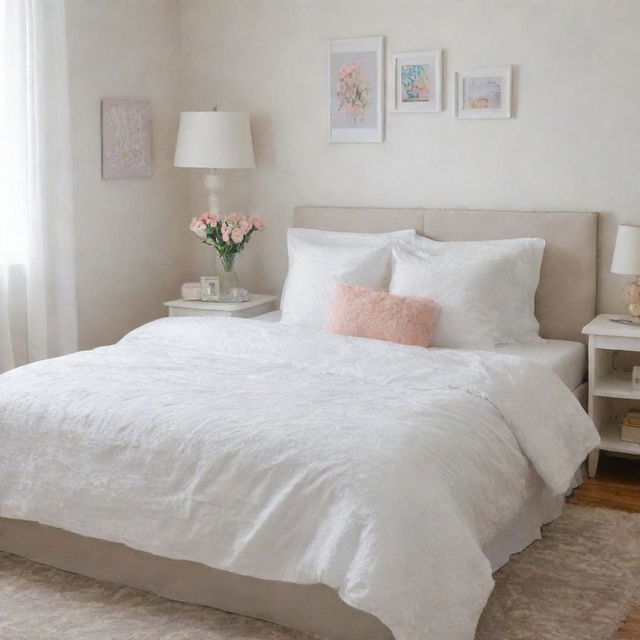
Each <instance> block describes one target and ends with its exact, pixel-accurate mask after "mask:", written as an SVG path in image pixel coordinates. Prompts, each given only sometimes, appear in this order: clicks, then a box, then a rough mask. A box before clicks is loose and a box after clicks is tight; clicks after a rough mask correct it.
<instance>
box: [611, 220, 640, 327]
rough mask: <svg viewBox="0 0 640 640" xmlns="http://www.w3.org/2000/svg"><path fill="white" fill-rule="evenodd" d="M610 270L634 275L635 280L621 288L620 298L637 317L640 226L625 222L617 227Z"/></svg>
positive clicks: (639, 292)
mask: <svg viewBox="0 0 640 640" xmlns="http://www.w3.org/2000/svg"><path fill="white" fill-rule="evenodd" d="M611 272H612V273H622V274H625V275H634V276H636V281H635V282H631V283H630V284H628V285H626V286H625V288H624V289H623V290H622V299H623V300H624V303H625V304H626V305H627V310H628V311H629V313H630V314H631V315H632V316H634V317H636V318H638V317H639V316H640V227H632V226H630V225H626V224H621V225H620V226H619V227H618V236H617V237H616V248H615V250H614V252H613V260H612V261H611Z"/></svg>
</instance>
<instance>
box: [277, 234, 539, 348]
mask: <svg viewBox="0 0 640 640" xmlns="http://www.w3.org/2000/svg"><path fill="white" fill-rule="evenodd" d="M288 250H289V273H288V275H287V280H286V282H285V287H284V291H283V296H282V321H283V322H285V323H289V324H297V325H302V326H306V327H309V328H314V329H326V330H332V331H334V332H338V333H349V334H350V335H361V336H364V337H372V338H378V339H388V340H392V341H394V342H404V343H406V344H420V345H422V346H428V345H429V344H430V345H431V346H439V347H455V348H467V349H490V348H493V347H494V346H495V345H496V344H504V343H515V342H531V341H535V340H539V339H540V338H539V336H538V329H539V325H538V321H537V320H536V318H535V315H534V297H535V292H536V289H537V287H538V282H539V278H540V266H541V263H542V255H543V252H544V240H542V239H540V238H516V239H511V240H493V241H486V242H436V241H434V240H430V239H428V238H424V237H422V236H419V235H418V234H417V233H416V232H415V231H414V230H413V229H408V230H404V231H397V232H393V233H383V234H363V233H336V232H329V231H318V230H315V229H290V230H289V235H288ZM340 285H348V286H347V287H340ZM387 290H388V291H389V293H390V294H391V297H388V295H389V294H387V296H380V295H377V294H376V292H386V291H387ZM425 300H428V302H425ZM332 305H333V306H332ZM349 305H350V306H352V307H353V308H354V309H356V311H351V312H349V311H348V309H347V306H349ZM394 309H395V312H393V311H392V310H394ZM438 310H439V320H438V323H437V325H436V326H435V332H434V325H435V319H436V318H437V317H438ZM367 314H369V315H370V316H371V317H365V316H367ZM412 318H413V319H414V320H416V322H417V325H416V327H410V326H409V325H410V324H411V322H412V321H413V320H411V319H412ZM421 331H422V332H423V333H424V339H423V338H416V335H417V333H416V332H418V333H419V332H421ZM431 333H433V336H431V335H430V334H431ZM427 334H429V335H427Z"/></svg>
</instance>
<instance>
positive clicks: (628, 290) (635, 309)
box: [622, 276, 640, 318]
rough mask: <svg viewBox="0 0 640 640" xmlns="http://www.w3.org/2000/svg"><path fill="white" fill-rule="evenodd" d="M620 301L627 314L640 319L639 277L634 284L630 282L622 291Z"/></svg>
mask: <svg viewBox="0 0 640 640" xmlns="http://www.w3.org/2000/svg"><path fill="white" fill-rule="evenodd" d="M622 299H623V301H624V303H625V304H626V305H627V310H628V311H629V314H630V315H632V316H634V317H635V318H638V317H640V276H638V277H637V278H636V281H635V282H630V283H629V284H628V285H626V286H625V288H624V289H623V290H622Z"/></svg>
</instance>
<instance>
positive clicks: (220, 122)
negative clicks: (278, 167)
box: [173, 110, 256, 213]
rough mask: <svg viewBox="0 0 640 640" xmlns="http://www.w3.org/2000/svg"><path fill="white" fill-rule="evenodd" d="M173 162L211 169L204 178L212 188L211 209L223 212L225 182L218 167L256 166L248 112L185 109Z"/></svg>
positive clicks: (182, 165)
mask: <svg viewBox="0 0 640 640" xmlns="http://www.w3.org/2000/svg"><path fill="white" fill-rule="evenodd" d="M173 165H174V166H175V167H192V168H198V169H210V171H208V172H207V173H206V174H205V178H204V184H205V187H206V188H207V189H208V191H209V211H212V212H216V213H220V194H221V192H222V189H223V183H222V176H221V175H220V171H219V170H220V169H249V168H251V167H255V166H256V162H255V159H254V157H253V143H252V142H251V127H250V124H249V114H248V113H242V112H240V111H215V110H214V111H183V112H182V113H181V114H180V127H179V129H178V141H177V143H176V154H175V157H174V161H173Z"/></svg>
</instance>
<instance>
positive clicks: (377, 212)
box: [293, 207, 598, 341]
mask: <svg viewBox="0 0 640 640" xmlns="http://www.w3.org/2000/svg"><path fill="white" fill-rule="evenodd" d="M293 224H294V226H295V227H306V228H312V229H326V230H328V231H360V232H369V233H380V232H386V231H397V230H399V229H411V228H413V229H416V230H417V231H419V232H420V233H422V234H424V235H426V236H428V237H430V238H433V239H434V240H500V239H503V238H523V237H535V238H544V239H545V241H546V246H545V252H544V259H543V261H542V271H541V274H540V285H539V287H538V293H537V294H536V316H537V318H538V320H539V322H540V335H541V336H542V337H543V338H553V339H563V340H579V341H582V340H583V336H582V334H581V329H582V327H583V326H584V325H585V324H587V322H589V321H590V320H591V319H592V318H593V317H594V315H595V312H596V277H597V239H598V214H597V213H567V212H556V211H540V212H538V211H471V210H466V209H465V210H459V209H447V210H445V209H365V208H338V207H298V208H297V209H296V210H295V212H294V221H293Z"/></svg>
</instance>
